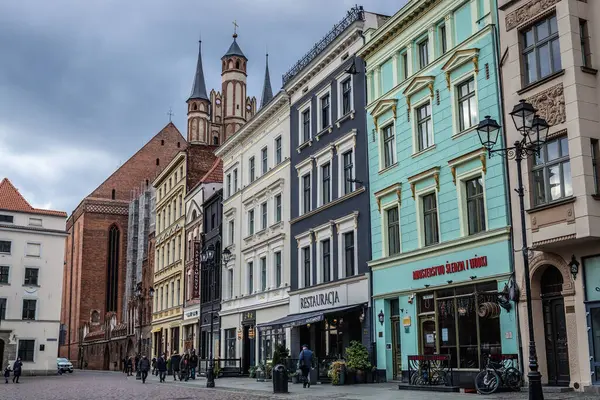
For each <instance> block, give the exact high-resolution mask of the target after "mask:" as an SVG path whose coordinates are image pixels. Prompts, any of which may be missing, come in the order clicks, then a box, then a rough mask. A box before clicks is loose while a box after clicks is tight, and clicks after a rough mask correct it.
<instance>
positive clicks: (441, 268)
mask: <svg viewBox="0 0 600 400" xmlns="http://www.w3.org/2000/svg"><path fill="white" fill-rule="evenodd" d="M487 265H488V261H487V256H481V257H477V255H475V257H474V258H469V259H467V260H464V261H457V262H446V264H442V265H436V266H433V267H428V268H423V269H418V270H416V271H413V280H417V279H424V278H431V277H434V276H440V275H449V274H455V273H457V272H463V271H468V270H471V269H477V268H482V267H487Z"/></svg>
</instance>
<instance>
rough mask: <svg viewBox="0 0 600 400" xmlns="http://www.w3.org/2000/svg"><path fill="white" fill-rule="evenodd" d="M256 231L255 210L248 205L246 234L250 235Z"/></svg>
mask: <svg viewBox="0 0 600 400" xmlns="http://www.w3.org/2000/svg"><path fill="white" fill-rule="evenodd" d="M251 212H252V232H250V213H251ZM255 233H256V210H255V209H254V207H249V208H248V209H247V210H246V236H247V237H250V236H252V235H254V234H255Z"/></svg>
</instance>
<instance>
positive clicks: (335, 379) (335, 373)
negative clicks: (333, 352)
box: [327, 360, 346, 385]
mask: <svg viewBox="0 0 600 400" xmlns="http://www.w3.org/2000/svg"><path fill="white" fill-rule="evenodd" d="M345 369H346V363H345V362H344V361H342V360H338V361H334V362H333V363H331V365H330V366H329V370H328V371H327V376H328V377H329V379H331V384H332V385H343V384H344V383H345V374H344V370H345Z"/></svg>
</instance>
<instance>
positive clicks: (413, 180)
mask: <svg viewBox="0 0 600 400" xmlns="http://www.w3.org/2000/svg"><path fill="white" fill-rule="evenodd" d="M430 177H433V179H434V180H435V187H436V189H437V190H440V167H433V168H430V169H428V170H427V171H423V172H420V173H418V174H416V175H413V176H411V177H409V178H408V183H410V190H411V192H412V197H413V199H414V198H415V186H416V184H417V182H420V181H422V180H424V179H427V178H430Z"/></svg>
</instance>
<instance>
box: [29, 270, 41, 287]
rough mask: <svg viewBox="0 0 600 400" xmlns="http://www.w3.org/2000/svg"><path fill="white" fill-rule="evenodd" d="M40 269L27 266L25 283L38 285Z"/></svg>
mask: <svg viewBox="0 0 600 400" xmlns="http://www.w3.org/2000/svg"><path fill="white" fill-rule="evenodd" d="M39 271H40V270H39V269H37V268H25V285H35V286H37V285H38V274H39Z"/></svg>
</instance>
